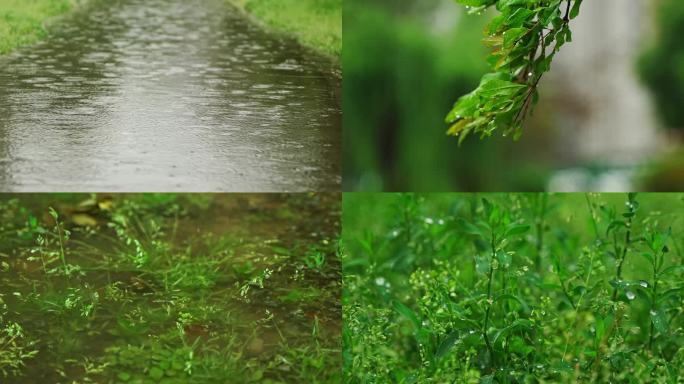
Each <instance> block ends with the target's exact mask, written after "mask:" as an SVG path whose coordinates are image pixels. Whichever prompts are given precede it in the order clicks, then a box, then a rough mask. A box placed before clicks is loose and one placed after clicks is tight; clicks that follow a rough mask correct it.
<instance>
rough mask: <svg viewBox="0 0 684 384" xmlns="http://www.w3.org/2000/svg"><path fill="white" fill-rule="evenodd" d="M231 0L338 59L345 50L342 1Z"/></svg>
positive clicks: (264, 21) (272, 24)
mask: <svg viewBox="0 0 684 384" xmlns="http://www.w3.org/2000/svg"><path fill="white" fill-rule="evenodd" d="M229 1H230V2H231V3H233V4H235V5H236V6H238V7H239V8H241V9H243V10H245V11H246V12H247V13H249V14H251V15H253V16H254V17H256V18H257V19H259V20H260V21H262V22H263V23H264V24H265V25H267V26H269V27H272V28H274V29H276V30H279V31H282V32H284V33H287V34H289V35H291V36H294V37H295V38H296V39H297V40H298V41H299V42H300V43H301V44H303V45H305V46H308V47H311V48H314V49H316V50H318V51H320V52H323V53H326V54H328V55H331V56H333V57H337V58H339V57H340V55H341V53H342V1H341V0H229Z"/></svg>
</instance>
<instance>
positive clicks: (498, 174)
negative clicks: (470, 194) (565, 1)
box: [342, 0, 684, 191]
mask: <svg viewBox="0 0 684 384" xmlns="http://www.w3.org/2000/svg"><path fill="white" fill-rule="evenodd" d="M647 2H650V3H652V4H653V6H652V7H650V8H649V9H653V12H652V14H649V15H648V16H642V17H644V18H651V19H653V20H655V22H654V23H653V26H654V28H651V30H652V31H651V35H652V36H651V38H650V39H648V41H645V42H643V44H642V45H643V47H639V48H638V51H639V54H638V55H634V56H635V57H633V58H632V62H630V63H629V66H630V67H631V68H632V69H633V72H634V73H633V74H630V76H632V77H634V78H635V80H634V82H635V83H636V82H639V84H640V86H642V87H643V88H645V90H644V91H643V92H644V93H647V94H648V95H649V96H648V97H650V100H654V101H657V105H656V106H655V107H654V109H655V111H656V114H657V115H658V116H657V117H655V118H653V122H654V123H653V126H654V127H652V131H654V132H656V134H657V135H658V140H659V143H661V144H659V147H656V148H655V150H654V149H651V153H650V154H649V155H648V156H646V159H645V160H644V156H642V157H640V158H639V160H638V161H636V160H635V161H624V162H621V161H622V160H617V161H613V162H605V161H603V160H600V159H596V160H594V159H592V158H591V157H587V156H584V157H582V156H573V155H568V154H566V153H564V152H565V151H566V149H567V148H565V147H566V145H565V144H564V135H565V136H567V135H568V133H567V132H568V130H569V129H571V128H568V126H567V125H568V124H567V123H565V122H564V121H563V117H562V116H561V117H560V118H559V117H558V115H559V113H558V112H557V111H556V110H555V109H554V108H555V107H554V104H553V103H556V104H559V103H563V102H564V101H563V100H562V97H563V96H562V94H561V96H558V97H557V98H560V99H561V100H552V102H550V101H549V100H550V99H553V97H555V96H553V95H554V94H556V93H559V90H557V89H552V91H553V92H548V87H550V88H553V85H546V87H547V88H545V87H544V86H545V84H542V90H541V97H542V102H541V103H540V105H539V106H538V108H537V110H536V111H535V116H534V118H533V119H532V120H531V121H529V122H528V124H526V128H525V133H524V135H523V137H522V139H521V140H520V141H518V142H514V141H513V140H511V139H510V138H503V137H500V136H495V137H493V138H490V139H486V140H480V139H479V138H478V137H470V138H468V139H467V140H466V141H465V142H464V143H463V144H462V145H461V146H460V147H459V146H458V144H457V141H456V140H455V139H454V138H452V137H448V136H447V135H446V133H445V132H446V129H447V126H446V125H445V124H444V121H443V118H444V116H445V114H446V112H448V111H449V109H450V108H451V106H452V104H453V102H454V101H455V100H456V99H457V98H458V97H460V96H462V95H463V94H465V93H467V92H470V91H471V90H472V89H474V87H475V86H476V85H477V83H478V82H479V79H480V76H481V75H482V74H484V73H486V72H487V70H488V68H487V66H486V63H485V57H486V55H487V51H486V49H485V48H484V46H483V45H482V43H481V39H482V37H483V32H482V30H483V27H484V25H485V24H486V22H487V20H488V19H489V17H491V14H489V15H487V14H485V15H483V16H474V15H467V14H465V13H464V10H463V9H462V7H460V6H459V5H457V4H455V2H454V1H453V0H403V1H401V2H398V1H394V0H346V1H345V2H344V5H343V7H344V36H343V39H344V47H345V48H344V50H343V55H342V57H343V58H342V62H343V72H344V87H343V108H344V175H343V176H344V177H343V180H344V186H343V187H344V190H346V191H407V190H410V191H510V190H516V191H542V190H566V191H575V190H578V191H581V190H594V191H599V190H608V191H619V190H681V188H682V187H684V155H682V152H681V149H680V143H681V141H682V140H681V139H682V137H681V136H682V135H681V132H682V129H676V127H684V112H682V111H683V109H682V108H681V105H684V42H683V41H682V40H681V39H680V38H679V36H682V33H684V31H683V29H684V2H682V1H679V0H665V1H662V0H653V1H647ZM580 17H581V16H580ZM673 58H675V60H673ZM585 70H586V71H591V70H592V68H586V69H585ZM553 71H554V69H553V68H552V72H553ZM542 83H544V82H542ZM562 91H563V90H560V92H561V93H562ZM616 96H619V95H616ZM651 96H654V97H651ZM580 99H581V98H580ZM650 100H649V101H650ZM566 104H569V103H566ZM654 104H655V102H654ZM596 108H601V106H596ZM565 113H566V114H568V113H569V114H573V113H575V112H574V111H572V110H570V111H569V112H568V111H565ZM566 120H567V119H566ZM564 124H565V126H564ZM633 129H634V131H636V130H637V129H638V127H635V128H633ZM637 134H639V132H637ZM607 136H608V137H610V135H607ZM652 136H655V134H654V135H652ZM634 137H638V136H634ZM576 140H581V139H576ZM585 141H590V140H585ZM632 141H633V142H634V141H636V142H637V143H638V141H639V139H634V138H633V139H632ZM654 141H655V139H654ZM663 143H667V148H665V144H663ZM571 146H572V144H571V143H568V144H567V147H571ZM570 152H571V151H570ZM623 157H624V156H623ZM616 158H618V159H621V158H620V157H617V156H616ZM634 158H636V155H635V157H634Z"/></svg>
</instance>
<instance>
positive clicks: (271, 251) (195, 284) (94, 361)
mask: <svg viewBox="0 0 684 384" xmlns="http://www.w3.org/2000/svg"><path fill="white" fill-rule="evenodd" d="M50 206H52V207H55V211H56V216H57V218H58V219H57V222H58V223H59V226H57V225H55V224H56V223H55V220H54V218H53V216H52V215H51V214H50V211H49V209H48V207H50ZM339 209H340V207H339V196H336V195H300V194H290V195H274V194H266V195H243V194H229V195H180V196H174V195H167V194H165V195H129V196H115V197H114V198H109V197H107V196H98V197H97V198H96V199H93V198H89V197H88V196H87V195H71V196H56V195H46V194H41V195H18V196H8V195H5V196H1V197H0V217H1V218H2V222H1V223H0V267H1V268H0V286H1V287H2V289H0V345H2V346H3V349H2V350H0V375H2V374H3V373H4V375H9V376H8V377H9V379H11V382H13V383H38V382H46V383H47V382H50V383H62V382H64V383H67V382H68V383H72V382H79V383H81V382H82V383H88V382H98V383H105V382H107V383H109V382H117V383H120V382H130V383H133V382H141V383H148V382H155V383H161V382H164V383H178V384H180V383H228V382H235V383H238V382H239V383H249V382H264V380H265V379H267V378H268V379H270V380H273V381H271V382H273V383H276V382H277V383H280V382H335V381H334V380H337V381H336V382H339V375H338V374H337V373H336V372H338V371H339V367H340V363H339V358H340V353H341V348H340V345H341V340H340V329H341V312H340V311H341V310H340V294H341V293H340V290H341V285H340V281H341V276H340V275H341V267H340V263H339V260H338V259H337V258H336V256H335V247H336V239H337V237H338V233H339ZM60 239H61V240H60ZM62 248H64V250H65V251H64V254H63V255H62V254H61V251H60V250H61V249H62ZM321 260H322V261H321ZM67 271H68V272H67ZM18 330H19V331H18ZM17 332H19V334H20V335H19V336H17ZM8 340H12V341H11V342H9V341H8ZM11 362H15V363H17V364H16V366H15V365H12V363H11ZM155 367H156V368H155ZM122 378H123V379H122Z"/></svg>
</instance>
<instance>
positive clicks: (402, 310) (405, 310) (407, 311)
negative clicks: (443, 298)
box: [392, 301, 423, 330]
mask: <svg viewBox="0 0 684 384" xmlns="http://www.w3.org/2000/svg"><path fill="white" fill-rule="evenodd" d="M392 305H393V307H394V310H395V311H397V312H398V313H399V314H400V315H402V316H404V317H405V318H407V319H408V320H410V321H411V324H413V327H414V328H415V329H416V330H419V329H421V328H422V327H423V324H422V323H421V321H420V320H419V319H418V316H417V315H416V313H415V312H413V310H412V309H411V308H409V307H407V306H406V305H404V304H402V303H401V302H399V301H394V302H393V303H392Z"/></svg>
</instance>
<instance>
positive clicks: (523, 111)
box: [446, 0, 582, 143]
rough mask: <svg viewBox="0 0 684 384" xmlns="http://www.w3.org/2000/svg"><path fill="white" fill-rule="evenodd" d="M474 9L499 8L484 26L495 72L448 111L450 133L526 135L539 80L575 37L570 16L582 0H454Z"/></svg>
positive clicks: (481, 10)
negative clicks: (527, 122)
mask: <svg viewBox="0 0 684 384" xmlns="http://www.w3.org/2000/svg"><path fill="white" fill-rule="evenodd" d="M456 2H458V3H460V4H463V5H465V6H467V7H468V8H469V9H470V12H471V13H478V14H479V13H482V12H483V11H485V10H486V9H488V8H491V7H495V8H496V9H497V10H498V11H499V12H500V14H499V15H498V16H497V17H495V18H494V19H493V20H492V21H491V22H490V23H489V25H488V26H487V27H486V29H485V34H486V37H485V39H484V42H485V44H487V45H488V46H490V47H491V48H492V54H491V55H490V56H489V58H488V60H487V61H488V63H489V64H490V66H491V67H492V70H493V72H492V73H489V74H487V75H485V76H484V77H482V80H481V82H480V85H479V86H478V87H477V89H475V90H474V91H473V92H471V93H469V94H467V95H465V96H463V97H461V98H460V99H459V100H458V101H457V102H456V104H455V105H454V107H453V109H452V110H451V112H449V114H448V115H447V117H446V122H447V123H449V124H451V127H450V128H449V130H448V134H449V135H453V136H457V137H458V138H459V143H461V142H463V140H465V138H466V137H467V136H468V135H469V134H470V133H473V134H479V135H480V136H481V137H486V136H491V135H492V134H493V133H494V131H496V130H500V131H503V135H504V136H508V135H512V136H513V137H514V138H515V139H517V138H519V137H520V135H522V131H523V129H522V126H523V122H524V120H525V118H526V117H527V116H528V115H530V114H531V113H532V109H533V107H534V105H535V104H536V103H537V101H538V99H539V94H538V92H537V86H538V85H539V82H540V81H541V78H542V76H543V75H544V73H546V72H548V71H549V70H550V69H551V62H552V61H553V58H554V56H555V55H556V53H557V52H558V51H559V50H560V48H561V47H562V46H563V45H564V44H565V43H567V42H570V41H572V32H571V31H570V20H572V19H574V18H575V17H577V15H578V14H579V10H580V6H581V5H582V0H548V1H540V0H456Z"/></svg>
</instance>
